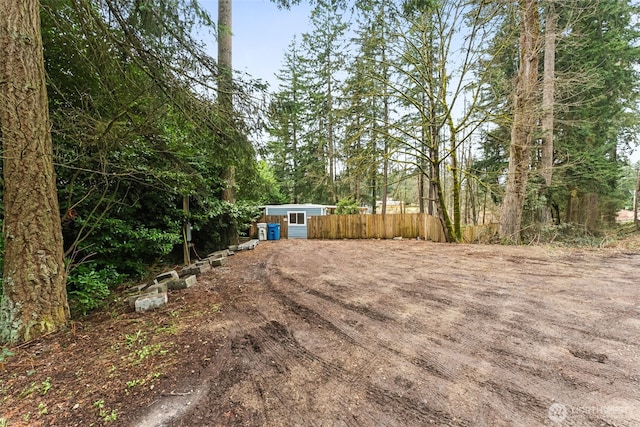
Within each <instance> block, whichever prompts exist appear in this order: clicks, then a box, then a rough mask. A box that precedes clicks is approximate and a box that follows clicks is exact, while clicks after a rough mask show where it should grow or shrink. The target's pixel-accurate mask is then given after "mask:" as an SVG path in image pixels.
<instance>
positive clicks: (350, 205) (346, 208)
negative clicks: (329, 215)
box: [336, 198, 360, 215]
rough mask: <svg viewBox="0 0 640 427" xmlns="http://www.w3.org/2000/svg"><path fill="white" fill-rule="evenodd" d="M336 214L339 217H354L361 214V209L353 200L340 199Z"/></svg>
mask: <svg viewBox="0 0 640 427" xmlns="http://www.w3.org/2000/svg"><path fill="white" fill-rule="evenodd" d="M336 213H337V214H338V215H354V214H358V213H360V207H359V206H358V202H356V201H355V200H353V199H351V198H348V199H340V200H339V201H338V206H337V208H336Z"/></svg>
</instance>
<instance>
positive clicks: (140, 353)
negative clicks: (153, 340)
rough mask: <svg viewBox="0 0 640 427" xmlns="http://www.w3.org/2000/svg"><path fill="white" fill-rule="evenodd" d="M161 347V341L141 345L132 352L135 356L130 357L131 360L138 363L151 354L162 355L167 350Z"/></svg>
mask: <svg viewBox="0 0 640 427" xmlns="http://www.w3.org/2000/svg"><path fill="white" fill-rule="evenodd" d="M162 347H163V344H162V343H159V344H152V345H145V346H143V347H142V348H140V349H138V350H136V351H135V352H134V354H135V357H133V358H132V359H133V362H134V363H135V364H139V363H142V361H143V360H145V359H146V358H148V357H151V356H155V355H160V356H164V355H165V354H167V353H168V352H169V351H168V350H165V349H163V348H162Z"/></svg>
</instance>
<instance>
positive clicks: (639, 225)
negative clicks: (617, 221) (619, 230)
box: [633, 166, 640, 230]
mask: <svg viewBox="0 0 640 427" xmlns="http://www.w3.org/2000/svg"><path fill="white" fill-rule="evenodd" d="M638 196H640V166H638V170H637V171H636V187H635V189H634V192H633V223H634V224H635V226H636V230H640V222H638Z"/></svg>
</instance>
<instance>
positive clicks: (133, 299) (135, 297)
mask: <svg viewBox="0 0 640 427" xmlns="http://www.w3.org/2000/svg"><path fill="white" fill-rule="evenodd" d="M157 293H158V290H157V289H152V290H147V291H146V292H144V293H136V294H133V295H129V296H128V297H127V305H128V306H129V307H131V308H136V301H137V300H138V298H140V297H141V296H144V295H150V294H157Z"/></svg>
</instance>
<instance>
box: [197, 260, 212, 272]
mask: <svg viewBox="0 0 640 427" xmlns="http://www.w3.org/2000/svg"><path fill="white" fill-rule="evenodd" d="M196 268H198V269H199V270H200V273H199V274H202V273H206V272H207V271H210V270H211V264H209V260H207V262H203V263H201V264H196Z"/></svg>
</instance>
